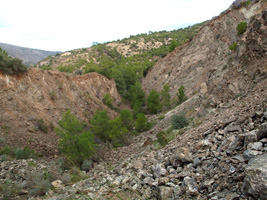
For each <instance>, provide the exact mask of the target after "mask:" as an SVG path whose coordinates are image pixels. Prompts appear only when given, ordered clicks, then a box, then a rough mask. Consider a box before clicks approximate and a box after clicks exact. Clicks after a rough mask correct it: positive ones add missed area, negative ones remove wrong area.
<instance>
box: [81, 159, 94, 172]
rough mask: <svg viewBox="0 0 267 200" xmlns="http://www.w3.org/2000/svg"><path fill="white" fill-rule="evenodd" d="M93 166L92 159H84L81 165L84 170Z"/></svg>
mask: <svg viewBox="0 0 267 200" xmlns="http://www.w3.org/2000/svg"><path fill="white" fill-rule="evenodd" d="M92 167H93V161H92V160H84V161H83V164H82V166H81V169H82V170H84V171H89V170H90V169H92Z"/></svg>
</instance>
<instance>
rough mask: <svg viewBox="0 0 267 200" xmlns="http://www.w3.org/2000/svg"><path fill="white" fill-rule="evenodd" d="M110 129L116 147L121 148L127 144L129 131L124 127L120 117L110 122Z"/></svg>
mask: <svg viewBox="0 0 267 200" xmlns="http://www.w3.org/2000/svg"><path fill="white" fill-rule="evenodd" d="M109 123H110V129H109V130H107V132H108V135H109V138H110V140H111V143H112V144H113V146H114V147H121V146H123V145H125V144H126V143H127V135H128V133H129V130H128V129H127V128H126V127H124V126H123V123H122V120H121V118H120V117H117V118H115V119H113V120H110V122H109Z"/></svg>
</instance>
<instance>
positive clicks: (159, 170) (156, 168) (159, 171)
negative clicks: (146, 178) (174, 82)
mask: <svg viewBox="0 0 267 200" xmlns="http://www.w3.org/2000/svg"><path fill="white" fill-rule="evenodd" d="M151 169H152V172H153V175H154V178H159V177H160V176H165V175H167V174H168V172H167V170H166V169H165V168H164V167H163V166H162V165H161V164H158V165H153V166H151Z"/></svg>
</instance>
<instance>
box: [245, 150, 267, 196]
mask: <svg viewBox="0 0 267 200" xmlns="http://www.w3.org/2000/svg"><path fill="white" fill-rule="evenodd" d="M245 175H246V176H245V181H244V187H243V192H244V193H245V194H247V195H252V196H253V197H254V198H256V199H257V198H260V199H261V200H266V199H267V153H265V154H263V155H260V156H257V157H255V158H252V159H251V160H250V162H249V164H248V166H247V167H246V169H245Z"/></svg>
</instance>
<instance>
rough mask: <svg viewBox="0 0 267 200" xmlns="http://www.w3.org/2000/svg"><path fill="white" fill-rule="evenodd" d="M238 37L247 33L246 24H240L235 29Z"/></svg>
mask: <svg viewBox="0 0 267 200" xmlns="http://www.w3.org/2000/svg"><path fill="white" fill-rule="evenodd" d="M236 30H237V33H238V35H242V34H243V33H245V32H246V31H247V23H246V22H240V23H239V24H238V26H237V27H236Z"/></svg>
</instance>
